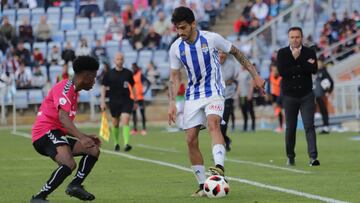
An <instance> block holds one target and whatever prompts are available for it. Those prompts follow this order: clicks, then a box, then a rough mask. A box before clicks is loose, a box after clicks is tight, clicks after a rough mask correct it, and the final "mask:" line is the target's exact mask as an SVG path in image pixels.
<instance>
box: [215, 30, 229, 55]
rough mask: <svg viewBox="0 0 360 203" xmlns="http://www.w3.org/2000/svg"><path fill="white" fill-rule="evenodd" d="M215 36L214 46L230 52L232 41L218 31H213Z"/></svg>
mask: <svg viewBox="0 0 360 203" xmlns="http://www.w3.org/2000/svg"><path fill="white" fill-rule="evenodd" d="M213 38H214V47H215V48H217V49H220V50H222V51H224V52H226V53H229V52H230V49H231V46H232V43H231V42H230V41H228V40H226V39H224V38H223V37H222V36H221V35H219V34H217V33H213Z"/></svg>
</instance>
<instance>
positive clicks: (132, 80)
mask: <svg viewBox="0 0 360 203" xmlns="http://www.w3.org/2000/svg"><path fill="white" fill-rule="evenodd" d="M129 83H130V85H131V86H134V84H135V81H134V75H133V73H132V72H131V71H129Z"/></svg>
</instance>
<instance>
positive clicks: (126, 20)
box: [121, 4, 135, 39]
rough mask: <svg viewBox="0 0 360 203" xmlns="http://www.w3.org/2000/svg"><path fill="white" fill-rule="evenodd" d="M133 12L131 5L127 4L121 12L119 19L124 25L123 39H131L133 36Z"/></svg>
mask: <svg viewBox="0 0 360 203" xmlns="http://www.w3.org/2000/svg"><path fill="white" fill-rule="evenodd" d="M134 15H135V12H134V10H133V8H132V5H130V4H127V5H126V6H125V9H124V10H123V11H122V12H121V19H122V22H123V25H124V38H125V39H128V38H131V37H132V35H133V19H134Z"/></svg>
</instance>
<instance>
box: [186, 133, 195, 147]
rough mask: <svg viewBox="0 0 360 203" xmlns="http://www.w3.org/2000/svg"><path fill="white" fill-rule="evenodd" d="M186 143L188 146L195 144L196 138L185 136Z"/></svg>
mask: <svg viewBox="0 0 360 203" xmlns="http://www.w3.org/2000/svg"><path fill="white" fill-rule="evenodd" d="M186 143H187V145H188V146H189V147H193V146H197V143H198V141H197V139H196V138H195V137H192V136H189V137H187V138H186Z"/></svg>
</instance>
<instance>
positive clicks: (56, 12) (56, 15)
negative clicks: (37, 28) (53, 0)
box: [47, 7, 60, 22]
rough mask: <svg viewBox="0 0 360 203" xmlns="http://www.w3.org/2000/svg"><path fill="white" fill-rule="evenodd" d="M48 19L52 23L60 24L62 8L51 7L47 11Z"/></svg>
mask: <svg viewBox="0 0 360 203" xmlns="http://www.w3.org/2000/svg"><path fill="white" fill-rule="evenodd" d="M47 17H48V20H49V21H50V20H51V21H56V22H59V20H60V8H59V7H50V8H48V9H47Z"/></svg>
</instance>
